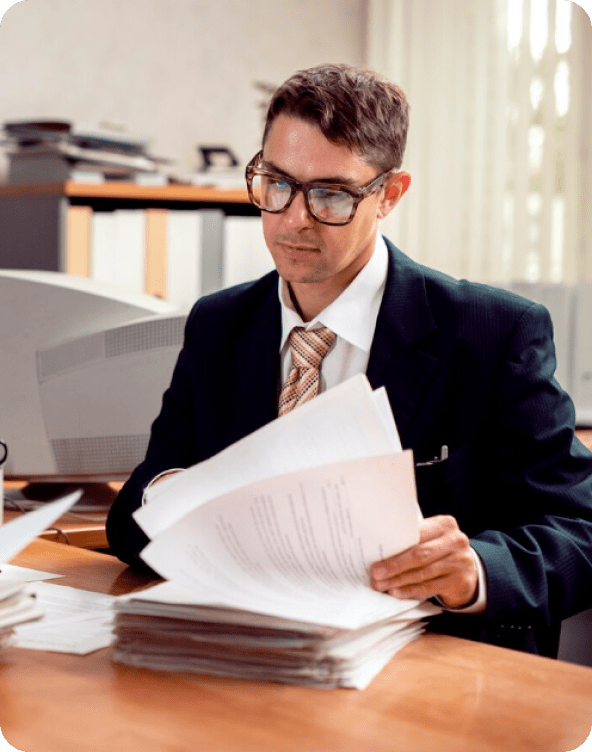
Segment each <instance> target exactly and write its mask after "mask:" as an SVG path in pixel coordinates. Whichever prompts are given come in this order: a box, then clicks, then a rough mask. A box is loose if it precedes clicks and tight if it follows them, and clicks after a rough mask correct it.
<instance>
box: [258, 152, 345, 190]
mask: <svg viewBox="0 0 592 752" xmlns="http://www.w3.org/2000/svg"><path fill="white" fill-rule="evenodd" d="M261 164H263V165H264V166H265V167H267V168H268V169H269V170H271V171H273V172H277V173H278V175H284V176H285V177H287V178H290V179H291V180H296V178H295V177H294V176H293V175H290V173H289V172H286V171H285V170H282V169H281V167H278V166H277V165H276V164H274V163H273V162H270V161H269V160H267V159H263V158H261ZM296 182H297V183H299V182H300V180H297V181H296ZM307 182H308V183H327V185H333V184H335V183H337V184H338V185H343V186H344V187H346V188H348V187H349V188H359V187H360V186H359V185H358V184H357V183H356V182H355V181H354V180H352V179H351V178H344V177H343V175H335V176H332V177H328V178H316V179H315V180H308V181H307Z"/></svg>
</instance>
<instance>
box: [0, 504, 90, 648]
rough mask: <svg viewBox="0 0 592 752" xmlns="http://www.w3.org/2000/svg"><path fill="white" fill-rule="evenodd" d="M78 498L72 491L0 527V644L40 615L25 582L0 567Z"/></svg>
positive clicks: (40, 609)
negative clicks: (15, 627)
mask: <svg viewBox="0 0 592 752" xmlns="http://www.w3.org/2000/svg"><path fill="white" fill-rule="evenodd" d="M81 495H82V491H75V492H74V493H71V494H68V495H67V496H64V497H63V498H61V499H57V500H56V501H53V502H51V503H49V504H46V505H45V506H43V507H41V508H40V509H37V510H36V511H35V512H28V513H27V514H25V515H23V516H22V517H18V518H17V519H15V520H11V521H10V522H6V523H5V524H4V525H1V526H0V645H2V644H3V643H5V642H6V641H7V640H8V638H9V637H10V635H11V634H12V631H13V628H14V626H15V625H17V624H22V623H23V622H28V621H32V620H33V619H38V618H39V617H40V616H43V609H42V608H40V607H39V606H38V604H37V601H36V599H35V595H34V593H33V592H32V591H31V589H30V587H29V586H28V585H27V583H25V582H23V581H22V579H20V578H17V577H15V576H14V575H13V574H12V573H11V571H10V570H9V571H8V572H6V571H2V570H3V566H2V565H4V564H5V563H6V562H7V561H8V560H9V559H12V557H13V556H16V554H17V553H18V552H19V551H21V550H22V549H23V548H24V547H25V546H26V545H27V544H28V543H30V542H31V541H32V540H33V539H34V538H35V537H37V536H38V535H39V533H41V532H43V531H44V530H46V529H47V528H48V527H49V526H50V525H52V524H53V523H54V522H55V521H56V520H57V519H58V518H59V517H61V516H62V515H63V514H65V513H66V512H67V511H68V509H70V507H72V506H73V505H74V504H75V503H76V502H77V501H78V499H79V498H80V496H81Z"/></svg>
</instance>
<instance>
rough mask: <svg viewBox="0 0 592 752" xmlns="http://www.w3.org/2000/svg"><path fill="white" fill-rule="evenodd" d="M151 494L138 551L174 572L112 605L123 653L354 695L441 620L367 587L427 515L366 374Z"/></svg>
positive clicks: (382, 398)
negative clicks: (431, 620) (372, 573)
mask: <svg viewBox="0 0 592 752" xmlns="http://www.w3.org/2000/svg"><path fill="white" fill-rule="evenodd" d="M151 491H152V493H151V494H150V496H149V499H148V503H147V504H146V505H145V506H144V507H142V509H141V510H139V511H138V512H136V519H137V520H138V522H139V524H141V525H142V527H143V528H144V530H145V531H146V532H147V534H148V535H149V536H150V537H151V539H152V541H151V543H150V544H149V545H148V546H147V547H146V549H145V550H144V552H143V553H142V558H144V560H145V561H146V562H147V563H148V564H149V565H150V566H151V567H152V568H153V569H155V570H156V571H157V572H158V573H159V574H161V575H162V576H163V577H165V578H166V579H167V580H168V581H167V582H165V583H162V584H160V585H156V586H155V587H153V588H150V589H148V590H145V591H142V592H140V593H136V594H132V595H131V596H128V597H125V598H123V599H120V600H119V601H118V602H117V603H116V606H115V608H116V619H115V633H116V643H115V649H114V654H113V657H114V659H115V660H117V661H121V662H124V663H130V664H132V665H136V666H146V667H151V668H157V669H165V670H176V671H179V670H180V671H196V672H203V673H210V674H217V675H224V676H240V677H247V678H259V679H267V680H273V681H281V682H290V683H297V684H306V685H312V686H320V687H334V686H348V687H357V688H363V687H365V686H367V684H368V683H369V682H370V681H371V680H372V678H373V677H374V676H375V675H376V674H377V673H378V671H380V669H381V668H382V667H383V666H384V665H385V664H386V663H387V662H388V661H389V660H390V658H391V657H392V656H393V655H394V654H395V653H396V652H397V650H399V649H400V648H401V647H402V646H403V645H405V644H406V643H407V642H409V641H410V640H412V639H414V638H415V637H416V636H418V635H419V634H420V633H421V632H422V631H423V629H424V626H425V621H424V620H425V619H426V618H427V617H429V616H431V615H434V614H435V613H438V609H436V608H435V607H434V606H432V605H431V604H428V603H421V602H419V601H410V600H406V601H403V600H398V599H396V598H391V597H390V596H387V595H384V594H382V593H377V592H375V591H374V590H372V589H371V588H370V587H369V577H368V570H369V567H370V565H371V564H372V563H373V562H374V561H377V560H378V559H382V558H384V557H386V556H389V555H391V554H394V553H396V552H398V551H402V550H404V549H405V548H408V547H409V546H411V545H413V544H415V543H416V542H417V541H418V540H419V521H420V519H421V513H420V510H419V506H418V504H417V499H416V491H415V476H414V466H413V457H412V454H411V452H408V451H406V452H402V451H401V445H400V442H399V439H398V434H397V431H396V427H395V423H394V420H393V417H392V414H391V411H390V406H389V403H388V400H387V398H386V394H385V393H384V390H378V391H377V392H372V390H371V388H370V385H369V384H368V382H367V380H366V378H365V376H358V377H355V378H354V379H351V380H350V381H348V382H345V383H344V384H341V385H340V386H338V387H336V388H335V389H332V390H330V391H328V392H326V393H325V394H323V395H321V396H319V397H317V398H315V399H314V400H312V401H310V402H308V403H307V404H305V405H303V406H301V407H299V408H298V409H297V410H295V411H293V412H291V413H288V414H287V415H285V416H283V417H282V418H279V419H278V420H276V421H274V422H273V423H271V424H269V425H267V426H265V427H264V428H262V429H260V430H259V431H257V432H256V433H254V434H251V435H250V436H248V437H246V438H245V439H243V440H241V441H240V442H237V443H236V444H234V445H233V446H231V447H229V448H228V449H226V450H225V451H224V452H221V453H220V454H219V455H217V456H216V457H213V458H211V459H210V460H207V461H206V462H202V463H200V464H199V465H196V466H195V467H193V468H191V469H189V470H188V471H187V472H185V473H182V474H180V475H178V476H176V477H174V478H172V479H170V480H167V481H163V482H162V483H161V484H158V485H157V486H154V487H153V488H152V489H151Z"/></svg>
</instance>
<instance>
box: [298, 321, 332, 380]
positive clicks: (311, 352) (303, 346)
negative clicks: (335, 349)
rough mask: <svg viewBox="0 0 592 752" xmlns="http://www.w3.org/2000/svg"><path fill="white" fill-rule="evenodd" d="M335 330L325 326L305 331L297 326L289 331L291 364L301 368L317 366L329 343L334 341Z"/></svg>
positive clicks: (328, 347) (327, 350) (328, 348)
mask: <svg viewBox="0 0 592 752" xmlns="http://www.w3.org/2000/svg"><path fill="white" fill-rule="evenodd" d="M335 337H336V335H335V332H332V331H331V330H330V329H328V328H327V327H326V326H322V327H320V328H319V329H311V330H310V331H306V329H304V328H303V327H301V326H297V327H295V328H294V329H292V331H291V332H290V349H291V351H292V364H293V365H294V366H295V367H296V368H298V369H302V370H306V369H308V368H319V366H320V365H321V362H322V361H323V358H324V357H325V355H327V353H328V352H329V350H330V349H331V345H332V344H333V342H335Z"/></svg>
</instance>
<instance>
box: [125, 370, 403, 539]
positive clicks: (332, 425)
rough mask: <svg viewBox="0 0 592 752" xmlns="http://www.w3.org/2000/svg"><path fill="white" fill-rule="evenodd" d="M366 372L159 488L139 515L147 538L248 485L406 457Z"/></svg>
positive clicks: (155, 489)
mask: <svg viewBox="0 0 592 752" xmlns="http://www.w3.org/2000/svg"><path fill="white" fill-rule="evenodd" d="M381 391H382V392H384V389H382V390H378V396H376V394H375V393H374V392H373V391H372V389H371V387H370V384H369V383H368V380H367V379H366V377H365V376H364V375H362V374H360V375H358V376H354V377H353V378H352V379H349V380H348V381H345V382H343V383H342V384H340V385H339V386H336V387H334V388H333V389H330V390H328V391H327V392H324V393H323V394H321V395H319V396H318V397H316V398H315V399H314V400H311V401H310V402H307V403H306V404H304V405H302V406H301V407H299V408H298V409H297V410H293V411H292V412H289V413H287V414H286V415H284V416H282V417H281V418H278V419H277V420H274V421H272V422H271V423H269V424H267V425H266V426H264V427H263V428H261V429H259V430H258V431H255V432H254V433H252V434H250V435H249V436H246V437H245V438H244V439H241V440H240V441H238V442H236V443H235V444H233V445H231V446H229V447H228V448H227V449H225V450H223V451H222V452H220V453H219V454H217V455H215V456H214V457H212V458H210V459H209V460H206V461H205V462H201V463H199V464H198V465H195V466H194V467H192V468H190V469H189V470H187V471H186V472H183V473H178V474H176V475H174V476H172V477H171V478H168V479H166V480H163V481H162V482H161V483H158V484H155V485H154V486H152V488H150V489H149V491H148V493H147V501H148V503H147V504H146V505H145V506H143V507H141V508H140V509H139V510H137V511H136V512H135V513H134V517H135V519H136V521H137V522H138V524H139V525H140V526H141V527H142V529H143V530H144V531H145V532H146V534H147V535H148V537H149V538H151V539H154V538H155V537H156V535H157V534H158V533H160V532H161V531H163V530H165V529H166V528H167V527H169V526H170V525H172V524H173V523H175V522H176V521H177V520H179V519H181V518H182V517H183V515H185V514H186V513H187V512H189V511H190V510H191V509H193V508H195V507H197V506H199V505H201V504H203V503H204V502H205V501H208V500H209V499H212V498H216V497H217V496H220V495H222V494H225V493H228V492H230V491H233V490H234V489H236V488H239V487H241V486H243V485H245V484H247V483H254V482H257V481H259V480H262V479H264V478H268V477H272V476H275V475H281V474H283V473H286V472H290V471H293V470H304V469H309V468H311V467H318V466H319V465H325V464H328V463H331V462H340V461H346V460H352V459H357V458H359V457H365V456H368V455H378V454H387V453H389V452H396V451H401V443H400V440H399V437H398V433H397V429H396V426H395V423H394V420H393V417H392V413H391V410H390V407H389V406H388V400H387V401H386V408H388V409H386V408H385V398H386V394H384V395H383V396H382V397H381V396H380V392H381Z"/></svg>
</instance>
